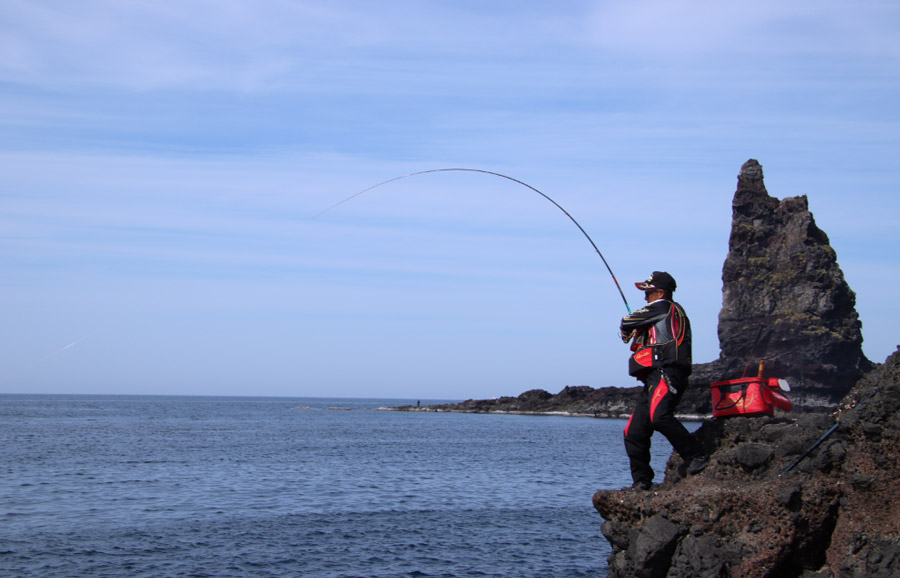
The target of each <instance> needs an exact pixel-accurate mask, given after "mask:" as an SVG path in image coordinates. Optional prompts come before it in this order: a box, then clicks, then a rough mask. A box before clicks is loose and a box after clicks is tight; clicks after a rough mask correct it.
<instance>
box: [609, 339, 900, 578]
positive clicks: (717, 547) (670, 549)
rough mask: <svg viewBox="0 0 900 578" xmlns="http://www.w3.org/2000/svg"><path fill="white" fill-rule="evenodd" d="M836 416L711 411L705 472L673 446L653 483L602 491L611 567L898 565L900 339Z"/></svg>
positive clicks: (613, 574) (662, 570) (790, 574)
mask: <svg viewBox="0 0 900 578" xmlns="http://www.w3.org/2000/svg"><path fill="white" fill-rule="evenodd" d="M836 418H837V420H838V421H837V422H835V421H834V419H833V418H832V417H831V416H829V415H827V414H823V413H818V414H815V413H810V414H804V415H800V416H795V417H793V418H791V419H787V418H779V417H774V418H767V417H757V418H748V417H733V418H728V419H719V420H715V421H711V422H707V423H705V424H704V425H703V426H701V428H700V429H699V430H698V435H699V436H700V438H701V439H702V440H703V441H704V443H705V444H706V445H707V447H708V449H710V450H712V458H711V460H710V463H709V465H708V466H707V468H706V469H705V470H704V471H703V472H701V473H700V474H698V475H695V476H691V477H688V478H685V477H684V475H683V473H682V470H683V467H684V466H683V464H682V463H681V459H680V458H678V457H677V456H675V455H673V456H672V457H671V458H670V459H669V463H668V466H667V468H666V477H665V481H664V482H663V483H662V484H661V485H659V486H656V487H655V488H654V489H653V490H651V491H640V490H632V489H628V490H601V491H599V492H597V493H596V494H595V495H594V498H593V502H594V506H595V507H596V509H597V511H598V512H600V514H601V515H602V516H603V518H604V519H605V522H604V523H603V526H602V531H603V534H604V536H606V538H607V539H608V540H609V543H610V545H611V546H612V554H611V555H610V556H609V560H608V561H609V569H610V570H609V578H634V577H638V578H651V577H666V578H697V577H700V578H702V577H726V576H734V577H741V578H763V577H774V576H778V577H781V578H863V577H865V578H888V577H894V578H896V577H897V576H900V498H898V492H900V485H898V482H897V474H898V472H900V349H898V351H897V352H896V353H894V354H893V355H892V356H891V357H889V358H888V360H887V361H886V362H885V364H884V365H883V366H881V367H879V368H878V369H876V370H875V371H873V372H871V373H870V374H869V375H868V376H866V377H865V378H864V379H862V380H861V381H860V382H859V383H858V384H857V386H856V387H855V388H854V389H853V390H852V391H851V392H850V393H849V394H848V395H847V396H846V397H845V398H844V400H843V401H842V402H841V404H840V406H839V411H838V412H837V414H836ZM828 432H831V434H830V435H828V436H827V437H825V436H826V434H828ZM823 438H824V439H823ZM817 442H820V443H819V445H818V446H815V444H816V443H817ZM812 448H814V449H812ZM810 449H812V451H810V452H809V453H808V455H807V456H806V457H805V458H803V459H800V458H801V457H803V456H804V454H805V453H806V452H807V451H808V450H810ZM798 459H800V461H799V462H798V461H797V460H798ZM794 464H796V465H795V466H794V467H793V468H792V469H791V470H790V471H786V470H788V468H790V467H791V466H792V465H794Z"/></svg>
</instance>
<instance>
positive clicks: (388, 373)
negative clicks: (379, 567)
mask: <svg viewBox="0 0 900 578" xmlns="http://www.w3.org/2000/svg"><path fill="white" fill-rule="evenodd" d="M898 24H900V5H898V4H897V3H896V2H891V1H883V2H878V1H862V2H837V1H830V0H825V1H815V2H812V1H798V2H780V1H778V2H776V1H769V0H762V1H756V2H753V3H749V2H747V3H744V2H730V3H723V2H705V1H685V2H679V3H672V2H665V1H659V0H654V1H635V2H627V3H626V2H587V1H564V2H554V3H550V2H528V1H524V2H523V1H517V2H507V1H495V2H477V3H476V2H468V1H454V2H450V1H432V0H422V1H417V2H412V1H407V2H396V1H391V0H387V1H385V2H378V3H372V2H354V1H341V0H337V1H333V2H305V1H302V0H301V1H286V0H285V1H280V0H254V1H249V0H246V1H244V0H240V1H239V0H215V1H212V0H209V1H205V0H180V1H179V2H140V1H135V2H112V1H93V0H85V1H83V2H77V3H72V2H63V1H49V0H33V1H27V2H26V1H18V0H8V1H6V2H4V3H3V5H2V7H0V83H2V84H0V86H2V90H0V169H2V170H0V175H2V176H0V183H2V186H0V235H2V243H0V259H2V262H3V274H2V276H0V290H2V295H3V298H4V313H3V315H2V326H3V331H2V332H0V339H2V343H0V351H2V353H0V360H2V361H0V368H2V369H0V392H9V393H31V392H35V393H133V394H202V395H206V394H215V395H218V394H221V395H285V396H347V397H402V398H414V399H419V398H420V399H465V398H471V397H475V398H487V397H494V396H499V395H517V394H519V393H521V392H523V391H526V390H528V389H532V388H542V389H547V390H549V391H552V392H556V391H559V390H560V389H562V388H563V387H564V386H566V385H591V386H594V387H601V386H607V385H620V386H628V385H633V384H635V382H634V381H633V380H631V379H630V378H628V377H627V375H625V369H626V363H625V360H626V353H627V350H626V347H625V346H624V345H623V344H622V343H621V341H619V339H618V338H617V335H616V333H617V331H616V330H617V326H618V320H619V318H620V317H621V316H622V315H623V314H624V313H625V306H624V304H623V303H622V300H621V298H620V297H619V294H618V293H617V292H616V289H615V286H614V284H613V283H612V281H611V279H610V277H609V275H608V273H607V272H606V270H605V268H604V267H603V263H602V261H601V260H600V259H599V258H598V256H597V255H596V253H594V251H593V249H592V248H591V246H590V245H589V243H588V242H587V240H586V239H585V238H584V237H583V236H582V235H581V233H580V232H579V231H578V229H577V228H576V227H575V226H574V225H573V224H572V223H571V222H570V221H569V220H568V219H567V218H566V217H565V215H564V214H563V213H561V212H560V211H559V210H557V209H556V208H555V207H553V206H552V205H551V204H549V203H548V202H547V201H546V200H544V199H542V198H541V197H540V196H539V195H537V194H535V193H533V192H532V191H529V190H528V189H526V188H525V187H521V186H519V185H516V184H515V183H512V182H509V181H506V180H504V179H500V178H496V177H492V176H490V175H484V174H475V173H459V172H453V173H437V174H428V175H420V176H416V177H411V178H408V179H403V180H400V181H396V182H394V183H391V184H389V185H385V186H383V187H380V188H378V189H375V190H372V191H369V192H367V193H365V194H363V195H361V196H359V197H357V198H355V199H353V200H352V201H350V202H348V203H345V204H343V205H341V206H340V207H337V208H335V209H333V210H331V211H328V212H326V213H325V214H322V215H319V216H318V217H315V218H313V216H314V215H316V214H317V213H319V212H320V211H322V210H323V209H325V208H327V207H330V206H331V205H333V204H335V203H337V202H339V201H340V200H341V199H344V198H346V197H348V196H350V195H352V194H354V193H356V192H359V191H361V190H363V189H365V188H367V187H369V186H372V185H374V184H376V183H379V182H382V181H384V180H387V179H390V178H393V177H397V176H400V175H405V174H409V173H412V172H415V171H421V170H428V169H436V168H442V167H470V168H477V169H482V170H488V171H494V172H499V173H503V174H506V175H509V176H511V177H514V178H516V179H519V180H522V181H524V182H527V183H528V184H530V185H532V186H534V187H536V188H538V189H540V190H541V191H543V192H544V193H546V194H547V195H549V196H550V197H552V198H553V199H554V200H556V201H557V202H558V203H560V204H561V205H562V206H563V207H565V208H566V210H567V211H568V212H569V213H571V214H572V216H573V217H575V218H576V219H577V220H578V222H579V223H580V224H581V225H582V226H583V227H584V228H585V230H586V231H587V232H588V234H590V236H591V237H592V238H593V239H594V241H595V242H596V243H597V245H598V246H599V248H600V250H601V251H602V252H603V254H604V256H605V257H606V259H607V261H609V263H610V266H611V267H612V269H613V271H614V272H615V274H616V276H617V277H618V278H619V280H620V282H621V283H622V285H623V288H624V290H625V292H626V296H627V298H628V300H629V302H630V304H631V305H632V307H633V308H634V307H635V306H636V305H639V304H640V303H641V294H640V293H639V292H638V291H637V290H636V289H634V288H633V285H632V284H631V283H632V282H633V281H638V280H643V279H645V278H646V277H647V275H648V274H649V273H650V271H652V270H654V269H661V270H667V271H669V272H671V273H672V274H673V275H674V276H675V278H676V279H677V280H678V283H679V291H678V293H677V295H676V296H677V298H678V300H679V301H680V302H681V303H682V304H683V305H685V307H686V309H687V310H688V313H689V314H690V315H691V318H692V321H693V325H694V335H695V352H694V357H695V360H696V361H709V360H712V359H714V358H716V357H717V356H718V348H719V345H718V340H717V336H716V322H717V315H718V312H719V309H720V307H721V289H722V283H721V272H722V263H723V261H724V258H725V255H726V253H727V242H728V233H729V229H730V219H731V199H732V196H733V193H734V189H735V184H736V176H737V173H738V170H739V168H740V166H741V164H742V163H743V162H744V161H746V160H747V159H749V158H756V159H758V160H759V161H760V162H761V163H762V165H763V167H764V171H765V175H766V185H767V187H768V189H769V192H770V194H772V195H773V196H776V197H779V198H783V197H787V196H795V195H802V194H806V195H808V196H809V202H810V208H811V210H812V212H813V214H814V215H815V218H816V222H817V224H818V225H819V226H820V227H821V228H822V229H823V230H824V231H825V232H826V233H827V234H828V235H829V237H830V239H831V243H832V246H833V247H834V248H835V250H836V251H837V255H838V261H839V263H840V265H841V267H842V269H843V271H844V274H845V276H846V278H847V281H848V282H849V284H850V286H851V287H852V288H853V289H854V290H855V291H856V293H857V308H858V311H859V313H860V316H861V319H862V321H863V324H864V327H863V333H864V337H865V344H864V349H865V352H866V354H867V355H868V356H869V357H870V358H871V359H872V360H873V361H878V362H880V361H883V360H884V358H885V357H886V356H887V355H888V354H890V353H892V352H893V351H894V350H895V348H896V346H897V343H898V340H897V338H896V334H895V332H894V331H893V328H894V327H896V326H897V325H898V324H900V313H898V308H897V307H896V306H893V305H891V303H892V302H891V301H890V300H888V299H887V298H886V295H885V292H886V288H888V287H896V286H900V267H898V258H897V249H896V248H897V246H898V241H900V232H898V227H897V219H898V217H897V215H898V214H900V200H898V195H897V183H898V182H900V162H898V158H900V126H898V124H900V123H898V120H900V114H898V113H900V106H898V104H897V103H898V102H900V74H898V73H900V41H898V40H897V35H896V29H897V26H898ZM724 377H728V376H723V378H724Z"/></svg>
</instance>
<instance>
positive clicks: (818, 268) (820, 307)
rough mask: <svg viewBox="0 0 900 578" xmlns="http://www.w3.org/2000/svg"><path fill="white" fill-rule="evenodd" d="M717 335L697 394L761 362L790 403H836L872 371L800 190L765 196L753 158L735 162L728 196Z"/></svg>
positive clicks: (852, 305) (830, 253)
mask: <svg viewBox="0 0 900 578" xmlns="http://www.w3.org/2000/svg"><path fill="white" fill-rule="evenodd" d="M718 333H719V348H720V350H721V353H720V355H719V359H718V360H716V361H714V362H712V363H709V364H701V365H697V366H695V374H694V376H692V378H691V383H692V384H695V385H696V386H697V387H695V388H694V389H695V390H700V391H702V392H703V394H704V395H706V394H707V393H708V391H704V390H706V389H707V388H706V387H704V386H708V384H709V383H711V382H713V381H719V380H722V379H734V378H738V377H741V375H742V373H743V371H744V368H745V367H746V366H747V362H748V361H751V360H752V362H753V363H752V366H751V367H752V368H751V372H750V373H748V375H755V374H756V362H757V361H759V360H764V361H765V368H766V373H767V374H768V375H772V376H778V377H784V378H787V379H788V380H789V381H790V382H791V383H792V385H793V386H794V393H793V395H792V396H791V397H792V399H793V400H794V403H795V405H799V406H804V405H807V406H809V405H833V404H834V403H836V402H837V401H838V400H839V399H840V398H841V397H842V396H843V395H844V394H846V393H847V392H848V391H849V390H850V388H851V387H853V385H854V384H855V383H856V382H857V380H859V379H860V378H861V377H862V376H863V375H865V373H866V372H868V371H869V370H871V369H872V367H873V364H872V363H871V362H870V361H869V360H868V359H867V358H866V356H865V355H864V354H863V351H862V341H863V337H862V324H861V323H860V321H859V316H858V315H857V312H856V295H855V293H854V292H853V291H852V290H851V289H850V287H849V286H848V285H847V282H846V281H845V280H844V274H843V272H842V271H841V268H840V266H839V265H838V263H837V256H836V254H835V252H834V249H832V248H831V246H830V245H829V241H828V236H827V235H826V234H825V233H824V232H823V231H822V230H821V229H819V228H818V227H817V226H816V223H815V220H814V219H813V215H812V213H811V212H810V211H809V203H808V202H807V198H806V196H805V195H804V196H799V197H788V198H785V199H783V200H781V201H779V200H778V199H775V198H772V197H770V196H769V193H768V192H767V191H766V186H765V184H764V182H763V172H762V166H761V165H760V164H759V162H757V161H756V160H755V159H750V160H748V161H747V162H746V163H744V165H743V166H742V167H741V171H740V174H739V175H738V184H737V191H736V192H735V194H734V199H733V201H732V222H731V237H730V238H729V240H728V256H727V258H726V259H725V265H724V267H723V269H722V309H721V311H720V313H719V329H718ZM757 338H758V341H757ZM692 397H693V396H692ZM695 403H696V402H695Z"/></svg>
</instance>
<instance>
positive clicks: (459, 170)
mask: <svg viewBox="0 0 900 578" xmlns="http://www.w3.org/2000/svg"><path fill="white" fill-rule="evenodd" d="M446 172H464V173H481V174H484V175H493V176H495V177H500V178H501V179H506V180H508V181H512V182H514V183H517V184H520V185H522V186H523V187H526V188H528V189H531V190H532V191H534V192H535V193H537V194H539V195H540V196H542V197H544V198H545V199H547V200H548V201H550V202H551V203H553V206H555V207H556V208H557V209H559V210H560V211H562V212H563V213H564V214H565V215H566V216H567V217H569V220H571V221H572V222H573V223H575V226H576V227H578V230H579V231H581V234H582V235H584V237H585V238H586V239H587V240H588V242H589V243H590V244H591V247H593V248H594V251H596V252H597V255H599V256H600V259H601V260H602V261H603V264H604V265H605V266H606V270H607V271H609V275H610V277H612V280H613V283H615V284H616V289H618V290H619V295H621V296H622V301H623V302H624V303H625V309H626V310H627V311H628V313H631V307H630V306H629V305H628V300H627V299H626V298H625V293H624V292H623V291H622V287H621V286H620V285H619V281H618V280H617V279H616V276H615V274H614V273H613V272H612V268H611V267H610V266H609V263H607V262H606V257H604V256H603V253H601V252H600V249H599V248H598V247H597V244H596V243H594V240H593V239H591V236H590V235H588V234H587V231H585V230H584V227H582V226H581V225H580V224H579V223H578V221H576V220H575V217H573V216H572V215H570V214H569V212H568V211H567V210H565V209H564V208H563V207H562V205H560V204H559V203H557V202H556V201H554V200H553V199H551V198H550V197H549V196H547V195H546V194H544V193H543V192H541V191H539V190H538V189H536V188H534V187H532V186H531V185H529V184H528V183H526V182H523V181H520V180H519V179H516V178H513V177H510V176H508V175H504V174H501V173H496V172H494V171H487V170H484V169H468V168H446V169H429V170H426V171H418V172H415V173H409V174H407V175H401V176H399V177H394V178H392V179H388V180H386V181H382V182H380V183H378V184H377V185H372V186H371V187H369V188H367V189H363V190H361V191H360V192H358V193H355V194H353V195H350V196H349V197H347V198H346V199H344V200H342V201H340V202H338V203H335V204H333V205H331V206H330V207H328V208H327V209H325V210H324V211H319V212H318V213H316V214H315V215H313V217H312V218H313V219H315V218H316V217H318V216H319V215H323V214H325V213H327V212H328V211H330V210H332V209H334V208H336V207H339V206H340V205H343V204H344V203H346V202H348V201H351V200H353V199H355V198H356V197H358V196H360V195H362V194H363V193H367V192H369V191H371V190H372V189H377V188H378V187H380V186H382V185H386V184H388V183H393V182H394V181H399V180H401V179H407V178H409V177H415V176H417V175H425V174H430V173H446Z"/></svg>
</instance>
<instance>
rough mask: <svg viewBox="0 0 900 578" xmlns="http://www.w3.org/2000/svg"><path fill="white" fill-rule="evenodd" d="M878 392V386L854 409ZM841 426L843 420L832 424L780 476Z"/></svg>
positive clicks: (855, 407) (854, 407) (791, 468)
mask: <svg viewBox="0 0 900 578" xmlns="http://www.w3.org/2000/svg"><path fill="white" fill-rule="evenodd" d="M876 393H878V389H877V388H876V389H874V390H872V393H870V394H869V395H868V396H866V398H865V399H863V400H862V401H861V402H859V403H858V404H856V405H855V406H853V408H852V409H857V408H860V407H862V406H863V404H865V403H866V402H867V401H869V400H870V399H872V398H873V397H875V394H876ZM839 427H841V422H840V420H839V421H838V422H837V423H836V424H834V425H833V426H831V429H830V430H828V431H827V432H825V435H823V436H822V437H820V438H819V440H818V441H817V442H816V443H814V444H813V445H811V446H810V447H809V449H808V450H806V451H805V452H803V453H802V454H800V457H798V458H797V459H796V460H794V463H792V464H791V465H789V466H788V467H787V469H785V470H784V471H783V472H781V473H780V474H778V477H779V478H780V477H781V476H783V475H785V474H786V473H788V472H790V471H791V470H793V469H794V467H795V466H796V465H797V464H799V463H800V462H802V461H803V459H804V458H805V457H806V456H808V455H809V454H811V453H812V452H813V451H814V450H815V449H816V448H817V447H819V446H820V445H821V444H822V442H824V441H825V440H827V439H828V437H829V436H830V435H831V434H833V433H834V432H836V431H837V430H838V428H839Z"/></svg>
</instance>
